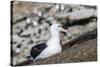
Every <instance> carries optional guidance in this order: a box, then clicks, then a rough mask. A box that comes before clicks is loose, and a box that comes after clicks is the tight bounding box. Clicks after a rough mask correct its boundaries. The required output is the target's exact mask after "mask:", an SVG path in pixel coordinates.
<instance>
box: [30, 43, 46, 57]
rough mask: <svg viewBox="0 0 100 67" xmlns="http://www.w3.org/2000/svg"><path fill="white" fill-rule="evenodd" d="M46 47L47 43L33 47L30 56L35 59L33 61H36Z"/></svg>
mask: <svg viewBox="0 0 100 67" xmlns="http://www.w3.org/2000/svg"><path fill="white" fill-rule="evenodd" d="M46 47H47V45H46V44H45V43H41V44H38V45H36V46H33V47H32V49H31V52H30V55H31V56H32V57H33V59H35V58H36V57H37V56H38V55H39V54H40V53H41V52H42V51H43V50H44V49H45V48H46Z"/></svg>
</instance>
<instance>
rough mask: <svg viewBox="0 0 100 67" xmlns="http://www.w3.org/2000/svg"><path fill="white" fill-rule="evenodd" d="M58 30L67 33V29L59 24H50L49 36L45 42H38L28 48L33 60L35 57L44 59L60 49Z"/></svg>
mask: <svg viewBox="0 0 100 67" xmlns="http://www.w3.org/2000/svg"><path fill="white" fill-rule="evenodd" d="M60 31H62V32H65V33H67V30H66V29H64V28H62V26H61V24H58V23H55V24H52V25H51V26H50V35H51V37H50V38H49V39H48V40H47V42H45V43H40V44H37V45H35V46H33V47H32V48H31V50H30V56H27V58H28V59H29V58H30V59H32V60H33V61H34V62H35V60H37V59H45V58H48V57H50V56H52V55H55V54H57V53H60V52H61V51H62V47H61V44H60V36H59V34H60Z"/></svg>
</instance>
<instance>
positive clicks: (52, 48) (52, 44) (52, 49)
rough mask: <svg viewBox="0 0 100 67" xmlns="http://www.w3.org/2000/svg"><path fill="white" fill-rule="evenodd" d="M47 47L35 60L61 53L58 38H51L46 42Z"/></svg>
mask: <svg viewBox="0 0 100 67" xmlns="http://www.w3.org/2000/svg"><path fill="white" fill-rule="evenodd" d="M47 45H48V47H47V48H46V49H44V50H43V51H42V52H41V54H40V55H39V56H38V57H37V58H36V59H38V58H47V57H49V56H52V55H54V54H57V53H60V52H61V51H62V48H61V45H60V41H59V38H52V39H50V40H49V41H48V42H47Z"/></svg>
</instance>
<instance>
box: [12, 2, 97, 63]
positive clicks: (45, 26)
mask: <svg viewBox="0 0 100 67" xmlns="http://www.w3.org/2000/svg"><path fill="white" fill-rule="evenodd" d="M53 23H60V24H62V26H63V28H65V29H66V30H68V33H67V34H65V33H62V34H60V37H61V45H62V46H67V45H68V44H67V43H69V42H72V44H73V41H72V40H74V39H77V38H79V37H80V36H83V35H88V34H91V33H94V31H93V30H97V7H96V6H95V5H77V4H75V5H74V4H59V3H57V4H56V3H42V2H41V3H40V2H25V1H12V2H11V27H12V31H11V64H12V65H17V64H20V63H23V62H24V61H28V60H27V59H26V58H25V57H26V56H27V55H29V52H30V49H31V47H32V46H34V45H36V44H38V43H42V42H46V41H47V40H48V39H49V37H50V32H49V27H50V25H51V24H53ZM91 31H92V32H91ZM88 32H90V33H88ZM86 33H87V34H86ZM94 35H95V38H93V39H89V40H88V41H85V42H80V43H79V44H78V43H76V44H73V45H72V47H66V48H65V49H64V50H63V52H62V53H61V54H57V55H55V56H53V57H52V56H51V57H50V58H48V59H44V60H43V61H42V62H41V60H39V61H38V62H36V63H33V64H51V63H67V62H82V61H96V60H97V51H96V50H97V43H96V42H97V39H96V38H97V37H96V36H97V34H96V33H95V34H94ZM87 37H88V36H87ZM89 37H91V36H89ZM85 39H87V38H85ZM78 41H80V40H78ZM23 65H25V64H23Z"/></svg>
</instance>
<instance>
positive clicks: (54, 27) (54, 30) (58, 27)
mask: <svg viewBox="0 0 100 67" xmlns="http://www.w3.org/2000/svg"><path fill="white" fill-rule="evenodd" d="M50 31H51V33H52V34H57V33H59V32H60V31H62V32H65V33H67V30H65V29H63V28H62V26H61V24H53V25H51V27H50Z"/></svg>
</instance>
